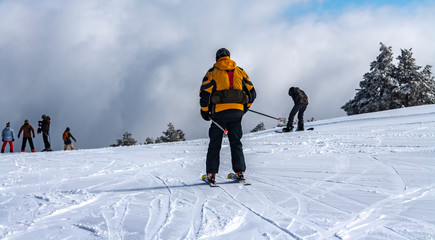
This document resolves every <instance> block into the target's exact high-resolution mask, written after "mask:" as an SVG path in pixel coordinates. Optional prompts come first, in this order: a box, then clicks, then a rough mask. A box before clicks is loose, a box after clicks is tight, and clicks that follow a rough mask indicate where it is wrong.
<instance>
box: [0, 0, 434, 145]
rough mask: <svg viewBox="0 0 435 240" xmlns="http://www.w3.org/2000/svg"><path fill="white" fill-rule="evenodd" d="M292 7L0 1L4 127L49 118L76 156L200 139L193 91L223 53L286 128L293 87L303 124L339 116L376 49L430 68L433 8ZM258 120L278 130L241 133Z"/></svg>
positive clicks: (56, 140) (250, 118)
mask: <svg viewBox="0 0 435 240" xmlns="http://www.w3.org/2000/svg"><path fill="white" fill-rule="evenodd" d="M298 2H300V1H293V2H290V1H279V2H278V1H276V2H275V1H274V3H273V4H271V3H270V2H267V3H266V2H264V1H250V2H249V4H247V3H246V1H175V0H172V1H170V0H166V1H135V0H131V1H102V0H91V1H89V0H77V1H61V2H59V1H50V0H42V1H25V0H18V1H17V0H14V1H12V0H7V1H4V0H3V1H0V84H1V89H2V90H3V91H2V94H1V97H0V99H1V102H0V108H1V109H2V110H1V112H2V114H1V116H0V120H1V121H2V122H4V123H6V122H8V121H11V122H12V123H13V125H14V128H15V129H16V130H18V128H19V127H20V125H21V123H22V121H24V119H29V120H31V122H32V123H33V125H36V123H37V120H39V118H40V115H42V114H43V113H45V114H48V115H50V116H51V117H52V131H51V135H52V142H53V144H54V145H55V146H57V147H58V148H59V147H60V146H61V144H62V143H61V139H60V135H61V133H62V131H63V130H64V128H66V127H67V126H69V127H71V129H72V132H73V134H75V137H76V138H77V139H78V140H79V143H78V146H79V148H80V147H81V148H87V147H100V146H107V145H109V144H111V143H114V142H115V139H117V138H120V137H121V136H122V133H123V132H124V131H130V132H132V133H133V137H135V138H136V139H137V140H139V141H141V142H143V141H144V140H145V138H146V137H148V136H151V137H157V136H160V135H161V132H162V131H164V130H166V128H167V124H168V123H169V122H172V123H174V124H175V127H176V128H181V129H182V130H183V131H184V132H185V133H186V136H187V137H188V138H197V137H206V136H207V135H206V134H207V128H208V123H206V122H204V121H203V120H202V119H201V117H200V116H199V104H198V101H199V97H198V90H199V86H200V84H201V80H202V77H203V76H204V74H205V72H206V71H207V70H208V69H209V68H210V67H211V66H212V64H213V63H214V54H215V52H216V50H217V49H218V48H220V47H227V48H228V49H229V50H230V51H231V54H232V58H233V59H234V60H235V61H236V62H237V63H238V64H239V65H240V66H242V67H243V68H244V69H245V70H246V71H247V73H248V74H249V76H250V78H251V80H252V81H253V83H254V85H255V87H256V89H257V92H258V99H257V101H256V102H255V104H254V106H253V109H256V110H258V111H263V112H265V113H268V114H271V115H275V116H283V117H286V116H287V115H288V112H289V111H290V108H291V107H292V105H293V103H292V102H291V100H290V98H289V97H288V95H287V90H288V88H289V87H290V86H300V87H301V88H302V89H304V90H305V91H306V92H307V93H308V95H309V98H310V105H309V108H308V110H307V113H306V117H307V118H311V117H314V118H316V119H323V118H330V117H335V116H341V115H344V112H343V111H342V110H341V109H340V106H342V105H343V104H344V103H345V102H346V101H348V100H349V99H350V98H352V97H353V96H354V93H355V92H354V89H355V88H357V87H358V83H359V81H360V80H361V79H362V75H363V74H364V73H365V72H367V71H369V64H370V62H371V61H373V60H374V59H375V58H376V56H377V55H378V53H379V51H378V49H379V42H383V43H385V44H386V45H388V46H392V47H393V49H394V51H395V53H396V56H397V55H398V53H399V52H400V48H413V52H414V57H415V58H416V60H417V64H419V65H426V64H429V65H434V64H435V58H434V56H435V46H434V45H433V44H432V43H433V42H435V33H434V31H433V27H432V26H431V25H433V24H432V23H433V22H435V17H433V16H432V15H433V14H432V13H433V12H434V10H435V6H434V5H433V4H432V5H427V4H426V5H412V6H411V5H409V6H407V7H377V8H372V7H361V8H349V9H347V10H344V11H343V12H342V13H341V14H339V15H332V14H331V15H328V14H324V15H322V16H319V15H310V14H307V15H304V16H298V17H293V16H286V15H285V14H286V12H287V11H286V10H288V9H290V8H292V7H294V6H297V4H298ZM290 12H291V11H290ZM260 121H263V122H266V125H267V126H268V127H272V126H273V125H274V124H275V122H274V121H273V120H268V119H264V118H263V117H261V116H257V115H255V114H252V113H249V114H248V115H247V116H246V117H245V119H244V123H245V124H244V125H245V130H246V131H247V130H250V129H252V128H253V127H254V126H255V125H256V124H257V123H259V122H260ZM41 147H42V144H41V143H39V148H41Z"/></svg>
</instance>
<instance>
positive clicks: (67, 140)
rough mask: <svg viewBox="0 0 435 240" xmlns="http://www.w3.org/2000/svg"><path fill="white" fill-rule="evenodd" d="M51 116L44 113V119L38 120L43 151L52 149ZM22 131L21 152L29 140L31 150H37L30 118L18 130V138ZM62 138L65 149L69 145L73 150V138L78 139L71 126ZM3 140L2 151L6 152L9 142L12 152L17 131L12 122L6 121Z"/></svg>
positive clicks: (38, 131)
mask: <svg viewBox="0 0 435 240" xmlns="http://www.w3.org/2000/svg"><path fill="white" fill-rule="evenodd" d="M50 120H51V119H50V117H49V116H46V115H42V120H41V121H38V130H37V133H38V134H40V133H42V139H43V141H44V147H45V148H44V150H42V151H43V152H49V151H52V149H51V143H50ZM21 133H22V134H23V135H22V136H23V142H22V144H21V152H25V149H26V145H27V142H28V143H29V146H30V151H31V152H36V151H35V145H34V144H33V138H35V129H34V128H33V127H32V125H30V123H29V120H25V121H24V124H23V125H22V126H21V128H20V130H19V131H18V136H17V137H18V138H20V136H21ZM62 139H63V141H64V150H67V149H68V147H70V148H71V150H74V145H73V144H72V141H71V139H73V140H74V142H75V141H76V139H75V138H74V137H73V135H72V134H71V132H70V128H69V127H67V128H66V130H65V132H64V133H63V135H62ZM2 141H3V145H2V148H1V153H4V152H5V148H6V146H7V144H9V149H10V152H11V153H12V152H14V141H15V132H14V130H13V129H12V127H11V123H10V122H8V123H6V127H5V128H4V129H3V131H2Z"/></svg>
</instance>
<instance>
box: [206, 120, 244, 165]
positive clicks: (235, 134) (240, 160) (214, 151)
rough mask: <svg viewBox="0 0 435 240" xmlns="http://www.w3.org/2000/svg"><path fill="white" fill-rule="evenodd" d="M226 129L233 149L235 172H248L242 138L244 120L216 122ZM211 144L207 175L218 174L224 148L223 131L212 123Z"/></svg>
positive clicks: (232, 158)
mask: <svg viewBox="0 0 435 240" xmlns="http://www.w3.org/2000/svg"><path fill="white" fill-rule="evenodd" d="M215 121H216V122H217V123H218V124H219V125H221V126H222V127H223V128H224V129H225V128H226V129H227V130H228V139H229V141H230V149H231V163H232V166H233V171H234V172H244V171H245V170H246V164H245V156H244V155H243V146H242V142H241V141H240V139H241V138H242V135H243V131H242V118H239V119H237V120H215ZM208 134H209V137H210V143H209V145H208V152H207V160H206V168H207V173H218V172H219V164H220V150H221V147H222V138H223V135H224V133H223V131H222V129H220V128H219V127H218V126H217V125H216V124H214V123H211V126H210V129H209V131H208Z"/></svg>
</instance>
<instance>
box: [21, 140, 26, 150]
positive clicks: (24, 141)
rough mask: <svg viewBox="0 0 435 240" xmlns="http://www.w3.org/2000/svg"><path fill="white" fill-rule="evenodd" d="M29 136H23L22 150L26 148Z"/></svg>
mask: <svg viewBox="0 0 435 240" xmlns="http://www.w3.org/2000/svg"><path fill="white" fill-rule="evenodd" d="M26 144H27V138H25V137H23V143H22V144H21V152H24V151H25V149H26Z"/></svg>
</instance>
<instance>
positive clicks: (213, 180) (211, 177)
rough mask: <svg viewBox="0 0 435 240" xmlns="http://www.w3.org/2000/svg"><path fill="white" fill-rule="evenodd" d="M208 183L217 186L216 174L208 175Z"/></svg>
mask: <svg viewBox="0 0 435 240" xmlns="http://www.w3.org/2000/svg"><path fill="white" fill-rule="evenodd" d="M207 182H209V183H211V184H216V173H207Z"/></svg>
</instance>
